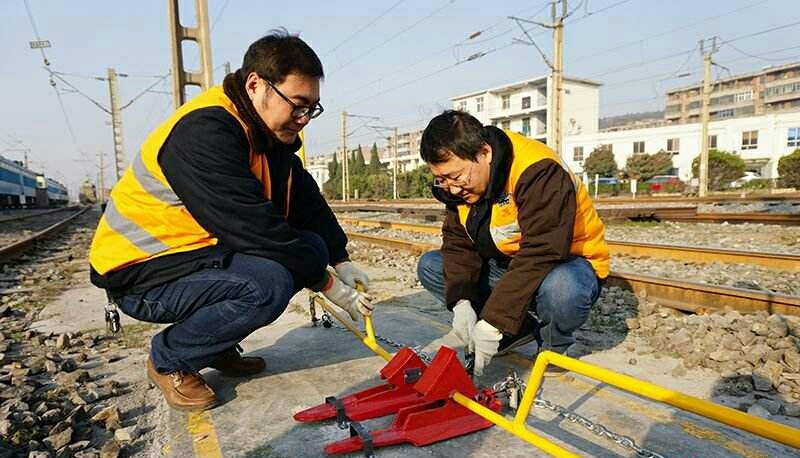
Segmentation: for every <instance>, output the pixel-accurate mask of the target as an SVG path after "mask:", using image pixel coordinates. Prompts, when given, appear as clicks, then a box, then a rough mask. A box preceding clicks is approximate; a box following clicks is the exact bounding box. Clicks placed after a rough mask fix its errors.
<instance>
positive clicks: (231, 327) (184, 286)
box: [117, 231, 328, 373]
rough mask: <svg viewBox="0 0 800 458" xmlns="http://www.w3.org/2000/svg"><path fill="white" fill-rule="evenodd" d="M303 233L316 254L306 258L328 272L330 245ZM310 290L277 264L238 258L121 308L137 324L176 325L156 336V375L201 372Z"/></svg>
mask: <svg viewBox="0 0 800 458" xmlns="http://www.w3.org/2000/svg"><path fill="white" fill-rule="evenodd" d="M301 234H302V236H303V238H304V239H305V241H306V242H307V243H309V244H310V245H311V246H312V248H313V250H314V251H315V253H303V254H302V256H308V257H309V258H312V259H314V260H315V261H318V262H319V266H320V272H322V271H323V270H324V269H325V266H327V265H328V249H327V247H326V246H325V242H324V241H323V240H322V238H321V237H320V236H319V235H317V234H314V233H312V232H305V231H304V232H301ZM298 255H301V254H300V253H298ZM305 286H308V285H295V282H294V280H293V279H292V275H291V273H290V272H289V271H288V270H287V269H286V268H285V267H283V265H281V264H279V263H277V262H275V261H273V260H271V259H267V258H262V257H258V256H251V255H246V254H241V253H236V254H234V255H233V256H232V258H231V260H230V263H229V264H228V265H227V266H226V267H224V268H218V269H204V270H200V271H198V272H194V273H192V274H190V275H187V276H185V277H182V278H179V279H177V280H175V281H172V282H169V283H165V284H162V285H159V286H156V287H154V288H152V289H150V290H148V291H147V292H146V293H144V294H137V295H129V296H124V297H122V298H121V299H119V300H118V301H117V303H118V305H119V308H120V309H121V310H122V311H123V312H125V314H127V315H129V316H131V317H133V318H136V319H137V320H140V321H147V322H152V323H173V324H172V325H171V326H169V327H167V328H166V329H164V330H163V331H161V332H159V333H158V334H156V335H155V336H153V339H152V343H151V349H150V356H151V358H152V359H153V365H154V366H155V368H156V370H158V371H159V372H162V373H167V372H173V371H176V370H180V371H185V372H199V371H200V370H201V369H203V368H205V367H208V366H209V365H210V364H211V363H212V362H213V361H214V360H215V359H216V358H217V357H218V356H219V355H220V354H221V353H223V352H225V351H227V350H230V349H231V348H233V347H234V346H235V345H236V344H238V343H239V342H241V341H242V340H243V339H244V338H245V337H247V336H248V335H250V333H252V332H253V331H255V330H257V329H259V328H261V327H264V326H266V325H268V324H270V323H272V322H273V321H275V320H276V319H278V317H279V316H280V315H281V314H282V313H283V311H284V310H286V306H287V305H288V304H289V299H291V298H292V296H293V295H294V294H295V293H296V292H297V291H299V290H300V289H302V288H303V287H305Z"/></svg>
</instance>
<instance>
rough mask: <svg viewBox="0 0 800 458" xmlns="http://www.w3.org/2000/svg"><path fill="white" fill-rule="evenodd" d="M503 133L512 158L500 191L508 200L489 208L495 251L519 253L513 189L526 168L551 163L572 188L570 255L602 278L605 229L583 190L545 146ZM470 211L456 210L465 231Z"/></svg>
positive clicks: (466, 208)
mask: <svg viewBox="0 0 800 458" xmlns="http://www.w3.org/2000/svg"><path fill="white" fill-rule="evenodd" d="M505 133H506V135H508V138H509V139H511V145H512V147H513V153H512V154H513V155H514V158H513V160H512V162H511V171H510V172H509V176H508V180H507V181H506V186H505V189H504V193H505V194H506V195H507V196H509V198H507V199H501V200H500V201H499V202H495V203H494V204H493V205H492V217H491V220H490V221H489V231H490V233H491V236H492V240H493V241H494V243H495V245H496V246H497V248H498V249H499V250H500V251H501V252H502V253H503V254H505V255H507V256H512V257H513V256H514V255H515V254H517V252H519V244H520V240H522V231H521V229H520V226H519V220H518V217H519V209H518V208H517V205H516V202H514V189H516V186H517V182H518V181H519V178H520V176H522V173H523V172H525V170H527V169H528V167H530V166H531V165H533V164H535V163H537V162H539V161H541V160H544V159H552V160H553V161H555V162H557V163H558V164H560V165H561V166H562V167H563V168H564V170H566V171H567V173H569V176H570V178H572V184H573V185H574V186H575V197H576V199H577V206H576V207H577V211H576V214H575V225H574V228H573V235H572V245H571V247H570V254H572V255H576V256H583V257H584V258H586V259H587V260H588V261H589V262H590V263H591V264H592V268H593V269H594V271H595V273H596V274H597V276H598V277H600V278H606V277H607V276H608V272H609V261H608V258H609V254H608V245H606V241H605V226H604V225H603V222H602V221H601V220H600V217H599V216H598V215H597V211H595V209H594V206H593V205H592V201H591V199H590V198H589V193H588V192H587V190H586V187H585V186H584V185H583V183H581V181H580V180H579V179H578V178H577V177H576V176H575V175H574V174H573V173H572V171H570V170H569V168H568V167H567V166H566V165H564V162H563V161H562V160H561V158H560V157H558V156H557V155H556V154H555V153H554V152H553V150H551V149H550V148H548V147H547V145H545V144H544V143H541V142H538V141H536V140H532V139H529V138H527V137H524V136H522V135H520V134H517V133H514V132H511V131H505ZM470 208H471V206H470V205H467V204H464V205H459V206H458V216H459V220H460V221H461V224H462V225H464V227H465V228H466V224H467V216H469V210H470Z"/></svg>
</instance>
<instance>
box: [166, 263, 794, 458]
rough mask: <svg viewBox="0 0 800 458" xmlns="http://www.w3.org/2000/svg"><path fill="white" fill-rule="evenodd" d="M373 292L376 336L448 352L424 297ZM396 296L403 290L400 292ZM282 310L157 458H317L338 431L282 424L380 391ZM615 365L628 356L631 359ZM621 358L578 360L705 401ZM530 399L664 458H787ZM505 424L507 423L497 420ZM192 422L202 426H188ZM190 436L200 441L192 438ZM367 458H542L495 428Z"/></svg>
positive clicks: (332, 336) (355, 357) (596, 446)
mask: <svg viewBox="0 0 800 458" xmlns="http://www.w3.org/2000/svg"><path fill="white" fill-rule="evenodd" d="M373 278H377V277H375V276H373ZM383 286H384V285H383V284H381V282H376V284H375V286H374V287H373V289H374V290H379V291H382V293H381V295H382V296H383V301H382V302H381V303H380V304H379V305H378V307H377V312H376V317H375V324H376V331H377V333H378V334H382V335H385V336H387V337H390V338H392V339H393V340H397V341H400V342H404V343H408V344H413V345H422V346H425V347H426V348H429V349H430V348H438V346H439V345H441V344H447V345H451V346H456V345H457V341H456V340H455V337H454V336H453V335H452V334H449V333H448V331H449V326H448V325H447V320H448V319H449V316H448V314H447V313H439V312H438V311H437V310H436V307H438V306H436V305H435V303H434V302H433V300H432V299H431V298H430V296H428V295H427V294H425V293H416V294H411V295H408V294H406V295H404V296H392V295H391V293H392V288H393V287H392V286H391V285H386V289H383V288H382V287H383ZM403 290H404V291H406V292H408V291H409V290H408V288H404V289H403ZM387 295H388V296H390V297H386V296H387ZM293 303H294V304H296V306H294V307H292V306H290V310H289V311H287V313H285V314H284V315H283V316H282V317H281V318H280V319H279V320H278V321H276V322H275V323H273V324H272V325H271V326H269V327H267V328H265V329H262V330H259V331H258V332H256V333H254V334H253V335H251V336H250V337H249V338H248V339H246V340H245V341H244V342H243V346H244V348H245V349H246V351H248V352H249V353H250V354H254V355H258V356H262V357H264V358H265V359H266V361H267V364H268V368H267V370H266V371H265V372H264V373H263V374H260V375H259V376H257V377H253V378H250V379H246V380H242V379H232V378H226V377H223V376H222V375H221V374H219V373H218V372H216V371H213V370H209V371H206V372H205V373H204V375H205V377H206V379H207V380H208V382H209V383H210V384H211V385H212V386H214V387H215V389H216V390H217V391H218V393H219V395H220V398H221V399H222V401H223V404H222V405H221V406H219V407H217V408H215V409H214V410H212V411H210V412H208V413H206V414H204V415H203V416H202V418H200V419H198V416H197V415H191V414H190V415H187V414H183V413H178V412H174V411H170V412H169V417H168V419H166V423H167V424H166V426H167V430H166V436H167V437H168V438H170V439H169V441H168V443H167V444H166V447H165V450H168V451H169V453H168V456H178V457H183V456H192V455H194V456H198V457H203V456H218V455H214V454H213V453H212V454H209V451H208V450H209V448H210V449H213V448H214V447H206V448H203V447H204V446H207V445H209V443H212V445H213V444H217V445H218V448H219V450H220V453H221V456H225V457H228V458H238V457H242V458H254V457H271V458H276V457H319V456H323V451H322V450H323V448H324V446H325V444H326V443H329V442H331V441H335V440H339V439H343V438H345V437H346V436H347V431H342V430H340V429H339V428H338V427H337V426H336V425H335V423H334V422H325V423H321V424H298V423H295V422H294V421H293V420H292V418H291V417H292V415H293V414H294V413H295V412H297V411H299V410H302V409H304V408H307V407H310V406H312V405H316V404H318V403H321V402H323V400H324V397H325V396H328V395H337V396H339V395H344V394H347V393H350V392H353V391H357V390H360V389H363V388H366V387H369V386H374V385H378V384H380V383H381V381H380V379H379V378H378V377H377V374H378V370H379V369H380V368H381V367H382V366H383V364H384V362H383V360H382V359H380V358H379V357H377V356H372V355H371V353H370V352H369V350H367V349H366V348H365V347H363V346H362V345H361V344H360V343H359V342H358V341H357V340H355V338H354V337H353V336H352V335H350V334H349V333H347V332H346V331H341V330H337V329H335V328H334V329H324V328H321V327H318V328H312V327H311V325H310V321H309V318H308V315H306V314H305V312H304V311H303V307H304V304H306V299H305V298H304V296H302V295H301V296H298V297H296V298H295V299H294V301H293ZM534 352H535V345H534V344H532V345H529V346H526V347H523V348H522V350H521V351H520V352H518V353H512V354H511V355H510V356H507V357H503V358H500V359H499V360H498V361H497V362H496V364H493V367H492V370H491V371H490V373H489V374H487V375H486V376H485V377H484V379H486V380H485V381H486V382H494V381H498V380H500V379H502V378H503V377H504V376H505V374H506V373H507V371H508V369H514V370H516V371H518V372H519V373H520V375H522V376H523V377H527V375H528V368H529V366H530V359H531V357H532V355H533V354H534ZM627 355H628V357H630V355H631V354H630V353H627ZM624 358H625V351H624V350H621V349H618V348H615V349H610V350H605V351H602V352H599V353H596V354H592V355H590V356H588V357H586V359H587V360H588V361H593V362H597V363H599V364H601V365H603V366H606V367H609V366H611V367H612V368H617V369H620V368H621V369H625V370H626V371H627V372H629V373H630V375H634V376H639V377H642V378H644V379H647V380H649V381H653V382H655V383H660V384H663V385H665V386H667V387H669V388H672V389H680V390H682V391H685V392H689V394H693V395H697V396H700V397H708V393H710V392H711V388H713V385H714V381H715V378H714V377H710V376H709V374H704V373H700V374H689V375H688V376H687V377H685V378H679V379H676V378H675V377H671V376H669V375H668V372H669V370H670V369H671V368H672V367H674V365H675V363H674V362H672V361H666V360H656V359H654V358H652V357H643V356H637V358H639V360H641V363H640V364H638V365H637V366H629V365H627V363H625V359H624ZM658 368H661V369H658ZM694 378H696V379H694ZM482 382H484V381H483V380H482ZM542 396H543V397H544V398H545V399H548V400H550V401H552V402H555V403H557V404H560V405H562V406H564V407H566V408H568V409H570V410H575V411H576V412H577V413H579V414H581V415H583V416H585V417H587V418H590V419H591V420H592V421H595V422H598V423H601V424H602V425H604V426H606V427H607V428H608V429H610V430H612V431H615V432H618V433H619V434H624V435H626V436H629V437H631V438H632V439H634V440H635V441H636V443H637V444H640V445H642V446H644V447H646V448H649V449H652V450H654V451H657V452H659V453H661V454H662V455H664V456H703V457H720V458H721V457H730V456H742V457H758V458H767V457H775V456H793V453H796V451H795V450H790V449H788V448H786V447H783V446H780V445H777V444H775V443H772V442H770V441H768V440H764V439H760V438H757V437H754V436H751V435H749V434H747V433H743V432H741V431H737V430H734V429H732V428H727V427H724V426H721V425H717V424H715V423H714V422H711V421H708V420H705V419H702V418H699V417H696V416H694V415H692V414H687V413H682V412H678V411H676V410H675V409H672V408H670V407H667V406H663V405H659V404H656V403H652V402H649V401H646V400H642V399H638V398H637V397H636V396H634V395H630V394H626V393H621V392H618V391H616V390H614V389H611V388H609V387H608V386H605V385H603V384H601V383H597V382H594V381H591V380H588V379H585V378H583V377H580V376H571V375H568V376H565V377H561V378H558V379H549V380H547V382H546V383H545V386H544V390H543V394H542ZM507 415H511V413H510V412H507ZM390 421H391V418H382V419H376V420H370V421H366V422H363V424H364V426H365V427H366V428H368V429H370V430H374V429H377V428H381V427H385V426H386V425H388V423H389V422H390ZM198 423H200V424H202V425H203V426H202V427H198ZM187 425H188V426H187ZM209 425H213V426H212V427H209ZM528 425H529V427H530V428H532V429H534V430H536V431H538V432H540V433H541V434H543V435H545V436H547V437H549V438H550V439H552V440H554V441H555V442H557V443H559V444H561V445H563V446H566V447H568V448H570V449H571V450H573V451H574V452H576V453H578V454H579V455H581V456H595V457H616V456H634V454H633V452H632V451H631V450H630V449H626V448H623V447H621V446H619V445H617V444H615V443H614V442H612V441H610V440H608V439H606V438H601V437H597V436H595V435H594V434H593V433H591V432H589V431H588V430H587V429H585V428H584V427H582V426H579V425H577V424H574V423H570V422H569V421H565V420H564V419H562V418H559V417H557V416H555V415H554V414H553V412H551V411H549V410H546V409H540V408H535V409H533V410H532V413H531V416H530V417H529V420H528ZM187 431H189V433H188V434H187ZM197 431H201V433H200V434H199V435H198V434H197ZM352 456H359V455H356V454H354V455H352ZM379 456H381V457H385V458H395V457H396V458H400V457H412V458H416V457H430V456H437V457H464V456H469V457H476V458H484V457H485V458H489V457H496V456H504V457H523V456H525V457H530V456H547V455H546V454H544V453H543V452H540V451H539V450H537V449H535V448H534V447H532V446H530V445H528V444H527V443H525V442H523V441H521V440H519V439H517V438H515V437H514V436H512V435H510V434H509V433H506V432H505V431H503V430H502V429H500V428H492V429H490V430H487V431H483V432H479V433H476V434H472V435H469V436H466V437H461V438H456V439H453V440H449V441H446V442H442V443H438V444H434V445H431V446H428V447H424V448H416V447H413V446H410V445H402V446H396V447H389V448H386V449H382V450H381V451H380V452H379Z"/></svg>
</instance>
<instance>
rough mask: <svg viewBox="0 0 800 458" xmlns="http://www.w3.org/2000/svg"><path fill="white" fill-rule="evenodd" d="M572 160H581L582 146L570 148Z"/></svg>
mask: <svg viewBox="0 0 800 458" xmlns="http://www.w3.org/2000/svg"><path fill="white" fill-rule="evenodd" d="M572 160H573V161H575V162H583V147H582V146H576V147H575V148H573V149H572Z"/></svg>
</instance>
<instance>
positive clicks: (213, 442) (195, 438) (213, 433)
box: [186, 411, 222, 458]
mask: <svg viewBox="0 0 800 458" xmlns="http://www.w3.org/2000/svg"><path fill="white" fill-rule="evenodd" d="M186 431H187V432H188V433H189V436H190V437H191V440H192V448H193V449H194V454H195V456H196V457H197V458H222V450H221V449H220V448H219V439H218V438H217V430H216V429H214V421H213V420H212V419H211V414H210V413H209V412H207V411H206V412H190V413H189V414H188V415H187V416H186Z"/></svg>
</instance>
